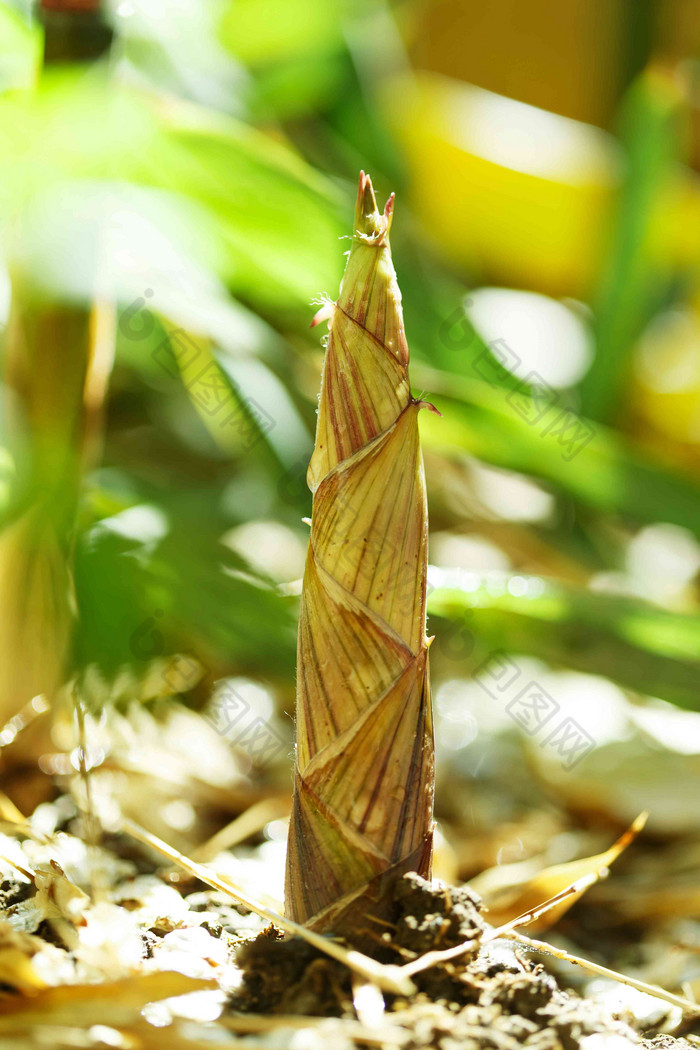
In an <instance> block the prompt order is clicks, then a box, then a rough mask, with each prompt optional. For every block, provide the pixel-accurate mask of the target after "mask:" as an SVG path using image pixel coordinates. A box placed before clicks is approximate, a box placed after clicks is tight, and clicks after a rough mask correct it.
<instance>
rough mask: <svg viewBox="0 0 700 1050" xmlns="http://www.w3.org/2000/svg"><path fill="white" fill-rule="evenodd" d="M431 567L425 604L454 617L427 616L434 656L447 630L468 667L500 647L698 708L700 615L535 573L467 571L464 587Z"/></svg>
mask: <svg viewBox="0 0 700 1050" xmlns="http://www.w3.org/2000/svg"><path fill="white" fill-rule="evenodd" d="M434 574H435V575H434V577H433V578H434V579H435V582H437V583H440V586H438V587H437V589H436V590H434V591H433V592H432V593H431V595H430V599H429V602H428V611H429V613H430V614H431V616H435V617H439V618H440V619H441V620H443V621H450V622H451V624H452V626H449V625H448V624H447V623H446V622H445V623H443V624H442V625H440V624H439V623H436V622H435V621H431V633H433V632H434V633H435V635H436V641H435V643H434V646H435V651H436V657H437V658H439V656H440V651H441V641H440V636H441V634H443V633H444V638H445V644H444V653H445V654H447V656H448V658H449V657H450V656H451V657H452V658H454V656H455V654H459V653H463V654H465V660H466V661H467V666H468V668H470V669H471V670H474V668H475V667H476V666H478V665H480V664H482V663H484V662H485V661H486V660H487V659H488V656H489V654H490V653H495V652H497V651H498V650H505V651H507V652H512V653H519V654H524V655H528V656H535V657H538V658H539V659H542V660H545V661H546V662H547V663H549V664H553V665H555V666H559V667H565V668H569V669H571V670H574V671H581V672H584V673H586V674H595V675H603V676H605V677H607V678H610V679H612V680H613V681H614V682H618V683H619V684H620V685H622V686H625V687H627V688H629V689H634V690H635V691H636V692H638V693H641V694H642V695H645V696H655V697H659V698H661V699H662V700H668V701H670V702H671V703H674V704H676V705H678V706H679V707H684V708H687V709H688V710H692V711H700V691H699V690H698V681H700V615H697V614H696V615H682V614H680V613H672V612H668V611H666V610H664V609H660V608H657V607H656V606H653V605H651V604H646V603H645V602H643V601H640V600H637V599H634V598H627V597H620V596H617V595H610V594H599V593H592V592H589V591H582V590H576V589H574V588H570V587H565V586H563V585H561V584H557V583H553V582H550V581H544V580H542V579H541V578H539V577H524V576H518V577H508V576H506V575H503V576H500V577H495V576H494V575H493V574H489V577H488V579H478V578H476V576H475V574H470V577H471V578H470V582H469V589H468V590H466V589H462V588H460V587H459V586H453V585H452V582H451V580H450V579H449V578H447V579H443V580H441V570H434ZM445 575H446V576H447V577H449V575H450V574H449V571H448V572H447V573H446V574H445ZM457 575H458V574H457ZM456 582H457V583H458V582H459V581H458V580H457V581H456ZM455 625H456V626H457V627H458V628H459V630H460V632H462V633H461V635H460V637H459V638H457V639H455V637H454V635H453V633H451V632H453V631H454V627H455ZM463 632H466V634H465V633H463ZM471 641H473V642H474V645H473V648H471V647H470V644H469V643H470V642H471ZM456 642H461V644H456ZM466 669H467V667H465V664H464V662H462V668H461V670H466Z"/></svg>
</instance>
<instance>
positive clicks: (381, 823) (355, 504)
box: [286, 173, 433, 930]
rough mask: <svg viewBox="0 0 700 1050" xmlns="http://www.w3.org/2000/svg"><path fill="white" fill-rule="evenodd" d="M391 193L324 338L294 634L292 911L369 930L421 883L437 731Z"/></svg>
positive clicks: (356, 239)
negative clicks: (405, 876) (389, 904)
mask: <svg viewBox="0 0 700 1050" xmlns="http://www.w3.org/2000/svg"><path fill="white" fill-rule="evenodd" d="M392 209H393V195H392V197H391V198H390V199H389V201H388V203H387V205H386V208H385V209H384V213H383V214H382V213H380V212H379V211H378V209H377V205H376V201H375V197H374V191H373V189H372V183H371V181H370V179H369V177H368V176H365V175H364V173H363V174H362V175H361V176H360V186H359V193H358V200H357V208H356V213H355V228H354V236H353V240H352V247H351V251H350V254H349V258H348V263H347V267H346V271H345V275H344V277H343V281H342V284H341V289H340V295H339V297H338V301H337V302H336V303H334V304H333V305H332V306H328V307H327V308H326V309H325V310H323V311H321V313H320V315H319V316H323V317H325V318H327V319H328V320H329V328H330V335H329V340H328V348H327V351H326V358H325V363H324V370H323V381H322V389H321V400H320V405H319V414H318V425H317V432H316V446H315V449H314V453H313V456H312V459H311V464H310V467H309V473H308V480H309V486H310V488H311V490H312V492H313V494H314V500H313V523H312V526H311V540H310V544H309V552H308V557H307V563H306V571H305V575H304V589H303V595H302V602H301V614H300V623H299V641H298V683H297V769H296V779H295V789H294V809H293V814H292V821H291V826H290V834H289V849H288V857H287V883H286V908H287V912H288V914H289V915H290V916H291V917H292V918H294V919H295V920H297V921H301V922H308V923H310V924H311V925H313V926H315V927H316V928H319V929H334V930H341V929H350V928H358V927H360V926H363V927H365V928H366V927H367V923H368V922H370V923H371V918H372V916H374V917H380V916H381V914H382V912H383V911H384V908H385V897H386V890H387V888H388V886H389V885H390V883H391V882H392V881H393V879H394V878H396V877H397V876H398V875H400V874H402V873H403V872H405V871H410V870H415V871H418V872H420V873H421V874H423V875H429V873H430V865H431V850H432V798H433V731H432V716H431V708H430V690H429V678H428V641H427V639H426V637H425V600H426V585H425V574H426V564H427V510H426V497H425V481H424V475H423V463H422V457H421V450H420V443H419V438H418V425H417V416H418V411H419V409H420V407H421V402H418V401H416V400H414V399H413V398H412V397H411V392H410V387H409V382H408V346H407V344H406V337H405V334H404V329H403V318H402V312H401V295H400V292H399V288H398V285H397V283H396V275H395V272H394V268H393V265H392V261H391V252H390V248H389V239H388V234H389V227H390V225H391V218H392Z"/></svg>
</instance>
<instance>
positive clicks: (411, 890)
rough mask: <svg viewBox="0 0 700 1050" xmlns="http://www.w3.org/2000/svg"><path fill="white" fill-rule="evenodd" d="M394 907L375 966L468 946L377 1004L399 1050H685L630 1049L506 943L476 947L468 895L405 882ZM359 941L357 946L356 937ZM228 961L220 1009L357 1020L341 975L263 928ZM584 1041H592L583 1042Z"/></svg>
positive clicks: (477, 913)
mask: <svg viewBox="0 0 700 1050" xmlns="http://www.w3.org/2000/svg"><path fill="white" fill-rule="evenodd" d="M394 905H395V907H394V921H393V923H392V926H391V928H390V929H386V930H384V931H382V933H381V934H380V935H377V947H378V951H377V952H376V953H375V955H376V956H377V957H378V958H381V960H382V961H385V962H394V963H403V962H406V961H408V960H410V959H413V958H416V957H417V956H418V955H422V954H423V953H424V952H426V951H431V950H433V949H444V948H449V947H452V946H454V945H457V944H461V943H463V942H465V941H472V948H471V950H470V951H467V952H466V953H465V954H464V955H463V956H461V957H460V959H459V960H458V961H456V962H454V963H448V964H443V965H441V966H439V967H434V968H432V969H430V970H426V971H425V972H423V973H421V974H418V975H417V976H416V978H415V983H416V985H417V986H418V989H419V991H418V995H417V996H416V997H414V998H412V999H411V1000H410V1001H408V1000H406V999H402V998H401V997H397V996H394V997H392V996H387V997H385V999H386V1008H387V1011H388V1014H389V1016H390V1017H391V1016H392V1015H393V1018H394V1019H395V1020H396V1021H397V1022H398V1023H399V1024H400V1027H401V1029H402V1031H403V1033H404V1034H405V1036H406V1041H405V1042H402V1044H401V1045H402V1046H405V1047H408V1048H413V1047H416V1048H417V1047H437V1048H440V1050H476V1048H479V1047H487V1048H488V1047H493V1048H494V1050H511V1048H512V1050H515V1048H516V1047H531V1048H533V1050H577V1048H582V1050H596V1048H598V1050H605V1048H607V1050H623V1048H624V1047H625V1046H629V1045H632V1044H636V1045H638V1046H640V1045H641V1046H646V1047H649V1048H652V1047H653V1048H655V1050H684V1048H688V1050H690V1047H691V1045H692V1044H690V1043H688V1042H686V1040H684V1039H675V1038H673V1037H670V1036H662V1037H659V1038H656V1039H652V1040H650V1041H646V1042H644V1041H643V1040H640V1034H639V1033H638V1032H635V1031H633V1030H632V1029H631V1028H630V1027H629V1025H628V1024H626V1023H625V1022H624V1021H622V1020H620V1019H617V1018H615V1017H612V1016H611V1015H610V1014H609V1013H608V1012H607V1011H606V1010H604V1009H603V1008H602V1007H600V1006H598V1005H597V1004H596V1003H595V1002H593V1001H592V1000H588V999H582V998H580V997H579V996H578V995H576V994H575V993H574V992H572V991H570V990H565V989H563V988H561V987H560V986H559V984H558V983H557V980H556V979H555V978H554V977H553V976H552V975H551V974H549V973H547V972H546V971H545V969H544V968H543V966H542V964H541V963H538V962H533V961H532V960H531V959H530V958H528V957H525V956H523V955H522V954H521V953H520V952H519V951H518V949H517V948H514V946H513V944H512V942H507V941H505V940H501V941H490V942H489V943H488V944H482V943H481V941H482V935H483V933H484V931H485V930H486V929H488V928H489V926H488V923H486V921H485V919H484V918H483V915H482V909H481V902H480V900H479V898H478V896H477V895H476V894H475V893H473V892H472V891H470V890H469V889H467V888H460V889H455V888H452V887H440V886H436V885H435V884H430V883H428V882H426V881H425V880H424V879H422V878H420V876H418V875H415V874H409V875H406V876H404V878H403V879H402V880H401V881H400V882H399V883H398V884H397V886H396V890H395V900H394ZM361 938H362V944H363V946H366V931H363V932H362V934H361ZM236 961H237V963H238V965H239V966H241V968H242V970H243V974H244V980H243V985H242V987H241V989H240V991H239V992H238V994H236V995H235V996H234V997H233V998H232V999H231V1001H230V1004H229V1005H230V1009H231V1010H233V1011H236V1012H244V1013H245V1012H248V1011H250V1012H252V1013H255V1014H269V1015H280V1016H290V1015H298V1014H302V1015H305V1016H315V1017H338V1018H346V1019H348V1020H349V1019H356V1017H357V1012H356V1009H355V1006H354V1005H353V987H352V981H351V977H350V974H349V971H348V970H347V969H346V968H345V967H344V966H343V965H342V964H340V963H338V962H335V961H334V960H332V959H329V958H328V957H327V956H324V955H322V954H321V953H320V952H318V951H316V950H315V949H314V948H313V947H311V946H310V945H307V944H305V943H302V942H300V941H298V940H296V939H291V940H288V939H284V938H283V936H282V934H281V933H280V932H279V931H278V930H276V929H274V928H273V927H268V928H267V929H266V930H265V931H264V932H263V933H261V934H260V935H259V936H258V937H257V938H256V939H255V940H253V941H252V942H250V943H248V944H246V945H245V946H244V947H243V948H242V949H240V950H239V952H238V954H237V960H236ZM591 1036H596V1037H597V1038H596V1039H594V1040H589V1037H591ZM602 1037H605V1038H604V1039H603V1038H602ZM611 1039H613V1041H612V1042H611V1041H610V1040H611ZM601 1040H602V1041H601Z"/></svg>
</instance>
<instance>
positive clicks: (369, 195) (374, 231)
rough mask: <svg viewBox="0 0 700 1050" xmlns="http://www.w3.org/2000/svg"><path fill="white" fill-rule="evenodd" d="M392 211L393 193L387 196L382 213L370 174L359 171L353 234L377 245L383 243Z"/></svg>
mask: <svg viewBox="0 0 700 1050" xmlns="http://www.w3.org/2000/svg"><path fill="white" fill-rule="evenodd" d="M393 212H394V194H393V193H392V194H391V196H390V197H389V200H388V201H387V202H386V204H385V206H384V213H383V214H382V213H381V212H380V211H379V208H378V207H377V199H376V197H375V195H374V186H373V185H372V179H371V176H370V175H366V174H365V172H364V171H361V172H360V181H359V184H358V187H357V204H356V205H355V236H357V237H361V238H362V239H363V240H364V241H373V242H375V243H376V244H377V245H380V244H383V243H384V238H385V237H386V235H387V233H388V232H389V228H390V226H391V219H392V216H393Z"/></svg>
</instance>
